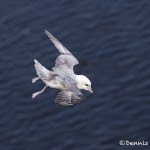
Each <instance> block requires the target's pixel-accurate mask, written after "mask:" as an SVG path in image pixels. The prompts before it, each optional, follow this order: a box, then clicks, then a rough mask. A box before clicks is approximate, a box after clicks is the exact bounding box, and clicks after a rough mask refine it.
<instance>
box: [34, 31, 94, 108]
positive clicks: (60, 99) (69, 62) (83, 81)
mask: <svg viewBox="0 0 150 150" xmlns="http://www.w3.org/2000/svg"><path fill="white" fill-rule="evenodd" d="M45 33H46V35H47V36H48V37H49V39H50V40H51V41H52V42H53V44H54V45H55V46H56V48H57V49H58V50H59V52H60V55H59V56H58V57H57V59H56V61H55V66H54V67H53V68H52V71H50V70H48V69H46V68H45V67H44V66H42V65H41V64H40V63H39V62H38V61H37V60H34V62H35V69H36V73H37V75H38V77H36V78H34V79H33V80H32V82H33V83H34V82H36V81H37V80H38V79H41V80H42V81H43V82H44V83H45V84H46V86H45V87H44V89H42V90H41V91H39V92H36V93H34V94H33V95H32V98H35V97H36V96H37V95H39V94H41V93H42V92H43V91H44V90H45V89H46V87H47V86H48V87H51V88H55V89H59V90H61V92H59V93H58V95H57V97H56V100H55V102H56V103H57V104H59V105H64V106H68V105H73V104H76V103H79V102H80V101H82V100H83V99H84V95H83V94H82V93H81V91H80V89H85V90H89V91H90V92H92V90H91V82H90V80H89V79H88V78H87V77H85V76H83V75H76V74H75V73H74V71H73V67H74V66H75V65H77V64H79V62H78V60H77V59H76V58H75V57H74V56H73V55H72V54H71V52H70V51H69V50H67V49H66V48H65V47H64V46H63V45H62V44H61V43H60V42H59V41H58V40H57V39H56V38H55V37H54V36H53V35H52V34H50V33H49V32H48V31H47V30H45Z"/></svg>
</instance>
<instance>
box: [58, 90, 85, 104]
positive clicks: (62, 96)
mask: <svg viewBox="0 0 150 150" xmlns="http://www.w3.org/2000/svg"><path fill="white" fill-rule="evenodd" d="M83 99H84V96H83V95H81V94H80V95H75V94H74V93H73V92H71V91H61V92H60V93H58V95H57V97H56V99H55V103H56V104H58V105H63V106H70V105H73V104H77V103H80V102H81V101H82V100H83Z"/></svg>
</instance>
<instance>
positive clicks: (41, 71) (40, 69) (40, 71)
mask: <svg viewBox="0 0 150 150" xmlns="http://www.w3.org/2000/svg"><path fill="white" fill-rule="evenodd" d="M34 62H35V65H34V66H35V69H36V73H37V75H38V76H39V77H40V78H41V79H42V80H43V81H45V82H47V81H50V80H52V79H53V78H54V77H55V76H56V75H57V74H56V73H54V72H52V71H50V70H48V69H46V68H45V67H44V66H42V65H41V64H40V63H39V62H38V61H37V60H36V59H35V60H34Z"/></svg>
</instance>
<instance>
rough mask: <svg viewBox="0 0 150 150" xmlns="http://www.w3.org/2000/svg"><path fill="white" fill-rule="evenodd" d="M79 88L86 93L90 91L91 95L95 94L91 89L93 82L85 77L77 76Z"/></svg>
mask: <svg viewBox="0 0 150 150" xmlns="http://www.w3.org/2000/svg"><path fill="white" fill-rule="evenodd" d="M76 78H77V82H78V84H77V87H78V88H79V89H83V90H86V91H89V92H90V93H93V91H92V88H91V81H90V80H89V79H88V78H87V77H86V76H84V75H77V76H76Z"/></svg>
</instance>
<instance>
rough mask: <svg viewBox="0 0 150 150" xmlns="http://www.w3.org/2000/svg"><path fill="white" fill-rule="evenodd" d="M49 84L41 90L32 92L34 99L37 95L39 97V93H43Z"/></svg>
mask: <svg viewBox="0 0 150 150" xmlns="http://www.w3.org/2000/svg"><path fill="white" fill-rule="evenodd" d="M46 87H47V85H46V86H45V87H44V88H43V89H42V90H41V91H39V92H36V93H33V94H32V99H34V98H35V97H37V96H38V95H39V94H41V93H43V92H44V91H45V89H46Z"/></svg>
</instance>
